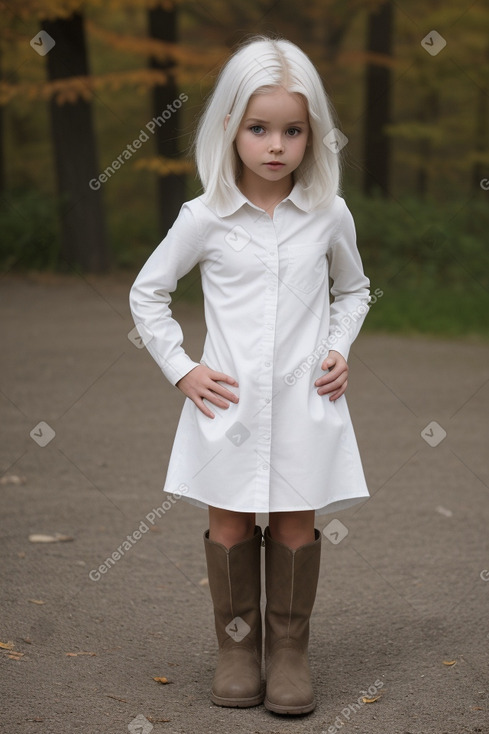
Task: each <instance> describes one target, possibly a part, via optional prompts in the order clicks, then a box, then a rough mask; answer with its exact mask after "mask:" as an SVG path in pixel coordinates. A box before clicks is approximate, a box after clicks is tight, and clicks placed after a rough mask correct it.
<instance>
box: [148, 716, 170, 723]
mask: <svg viewBox="0 0 489 734" xmlns="http://www.w3.org/2000/svg"><path fill="white" fill-rule="evenodd" d="M146 718H147V719H148V721H150V722H151V723H152V724H156V723H157V722H168V721H171V719H153V717H152V716H147V717H146Z"/></svg>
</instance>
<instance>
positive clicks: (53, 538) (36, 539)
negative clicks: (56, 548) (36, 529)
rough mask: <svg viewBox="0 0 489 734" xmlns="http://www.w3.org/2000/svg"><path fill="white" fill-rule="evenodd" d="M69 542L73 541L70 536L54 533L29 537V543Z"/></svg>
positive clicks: (33, 534) (35, 534) (36, 534)
mask: <svg viewBox="0 0 489 734" xmlns="http://www.w3.org/2000/svg"><path fill="white" fill-rule="evenodd" d="M71 540H73V537H72V536H71V535H63V534H62V533H55V534H54V535H43V534H41V533H32V534H31V535H29V542H30V543H67V542H69V541H71Z"/></svg>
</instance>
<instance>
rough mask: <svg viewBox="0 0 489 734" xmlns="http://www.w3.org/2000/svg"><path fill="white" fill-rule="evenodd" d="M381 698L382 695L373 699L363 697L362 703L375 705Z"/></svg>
mask: <svg viewBox="0 0 489 734" xmlns="http://www.w3.org/2000/svg"><path fill="white" fill-rule="evenodd" d="M379 698H381V695H380V694H379V695H378V696H374V697H373V698H367V697H366V696H362V701H363V703H375V702H376V701H378V700H379Z"/></svg>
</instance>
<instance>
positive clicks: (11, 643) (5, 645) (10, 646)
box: [0, 642, 15, 650]
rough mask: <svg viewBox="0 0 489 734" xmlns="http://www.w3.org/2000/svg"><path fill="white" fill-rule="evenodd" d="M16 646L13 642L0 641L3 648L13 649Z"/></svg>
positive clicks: (0, 646)
mask: <svg viewBox="0 0 489 734" xmlns="http://www.w3.org/2000/svg"><path fill="white" fill-rule="evenodd" d="M14 647H15V645H14V643H13V642H0V648H1V649H2V650H13V649H14Z"/></svg>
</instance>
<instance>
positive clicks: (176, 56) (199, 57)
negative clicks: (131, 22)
mask: <svg viewBox="0 0 489 734" xmlns="http://www.w3.org/2000/svg"><path fill="white" fill-rule="evenodd" d="M85 25H86V29H87V31H88V32H89V33H90V34H91V35H92V36H94V37H95V38H97V39H98V40H99V41H102V42H103V43H104V45H106V46H112V48H115V49H117V50H118V51H123V52H125V53H131V54H136V55H137V56H144V57H145V58H147V57H148V56H152V57H153V58H154V59H157V60H158V61H160V62H165V61H169V60H171V61H173V62H175V63H177V64H182V65H184V66H194V67H197V68H198V69H199V70H200V72H201V73H202V67H204V68H205V67H207V68H208V69H212V68H213V67H214V66H216V65H218V64H220V62H221V61H222V60H223V59H224V58H226V56H227V55H228V50H227V49H226V48H225V47H224V46H223V47H218V48H210V49H209V48H206V50H205V51H198V50H197V49H196V48H195V47H194V46H188V45H185V44H183V43H169V42H167V41H159V40H157V39H155V38H148V37H144V36H127V35H121V34H120V33H114V32H113V31H109V30H107V29H106V28H102V27H101V26H99V25H96V23H94V22H93V21H90V20H87V22H86V24H85Z"/></svg>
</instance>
